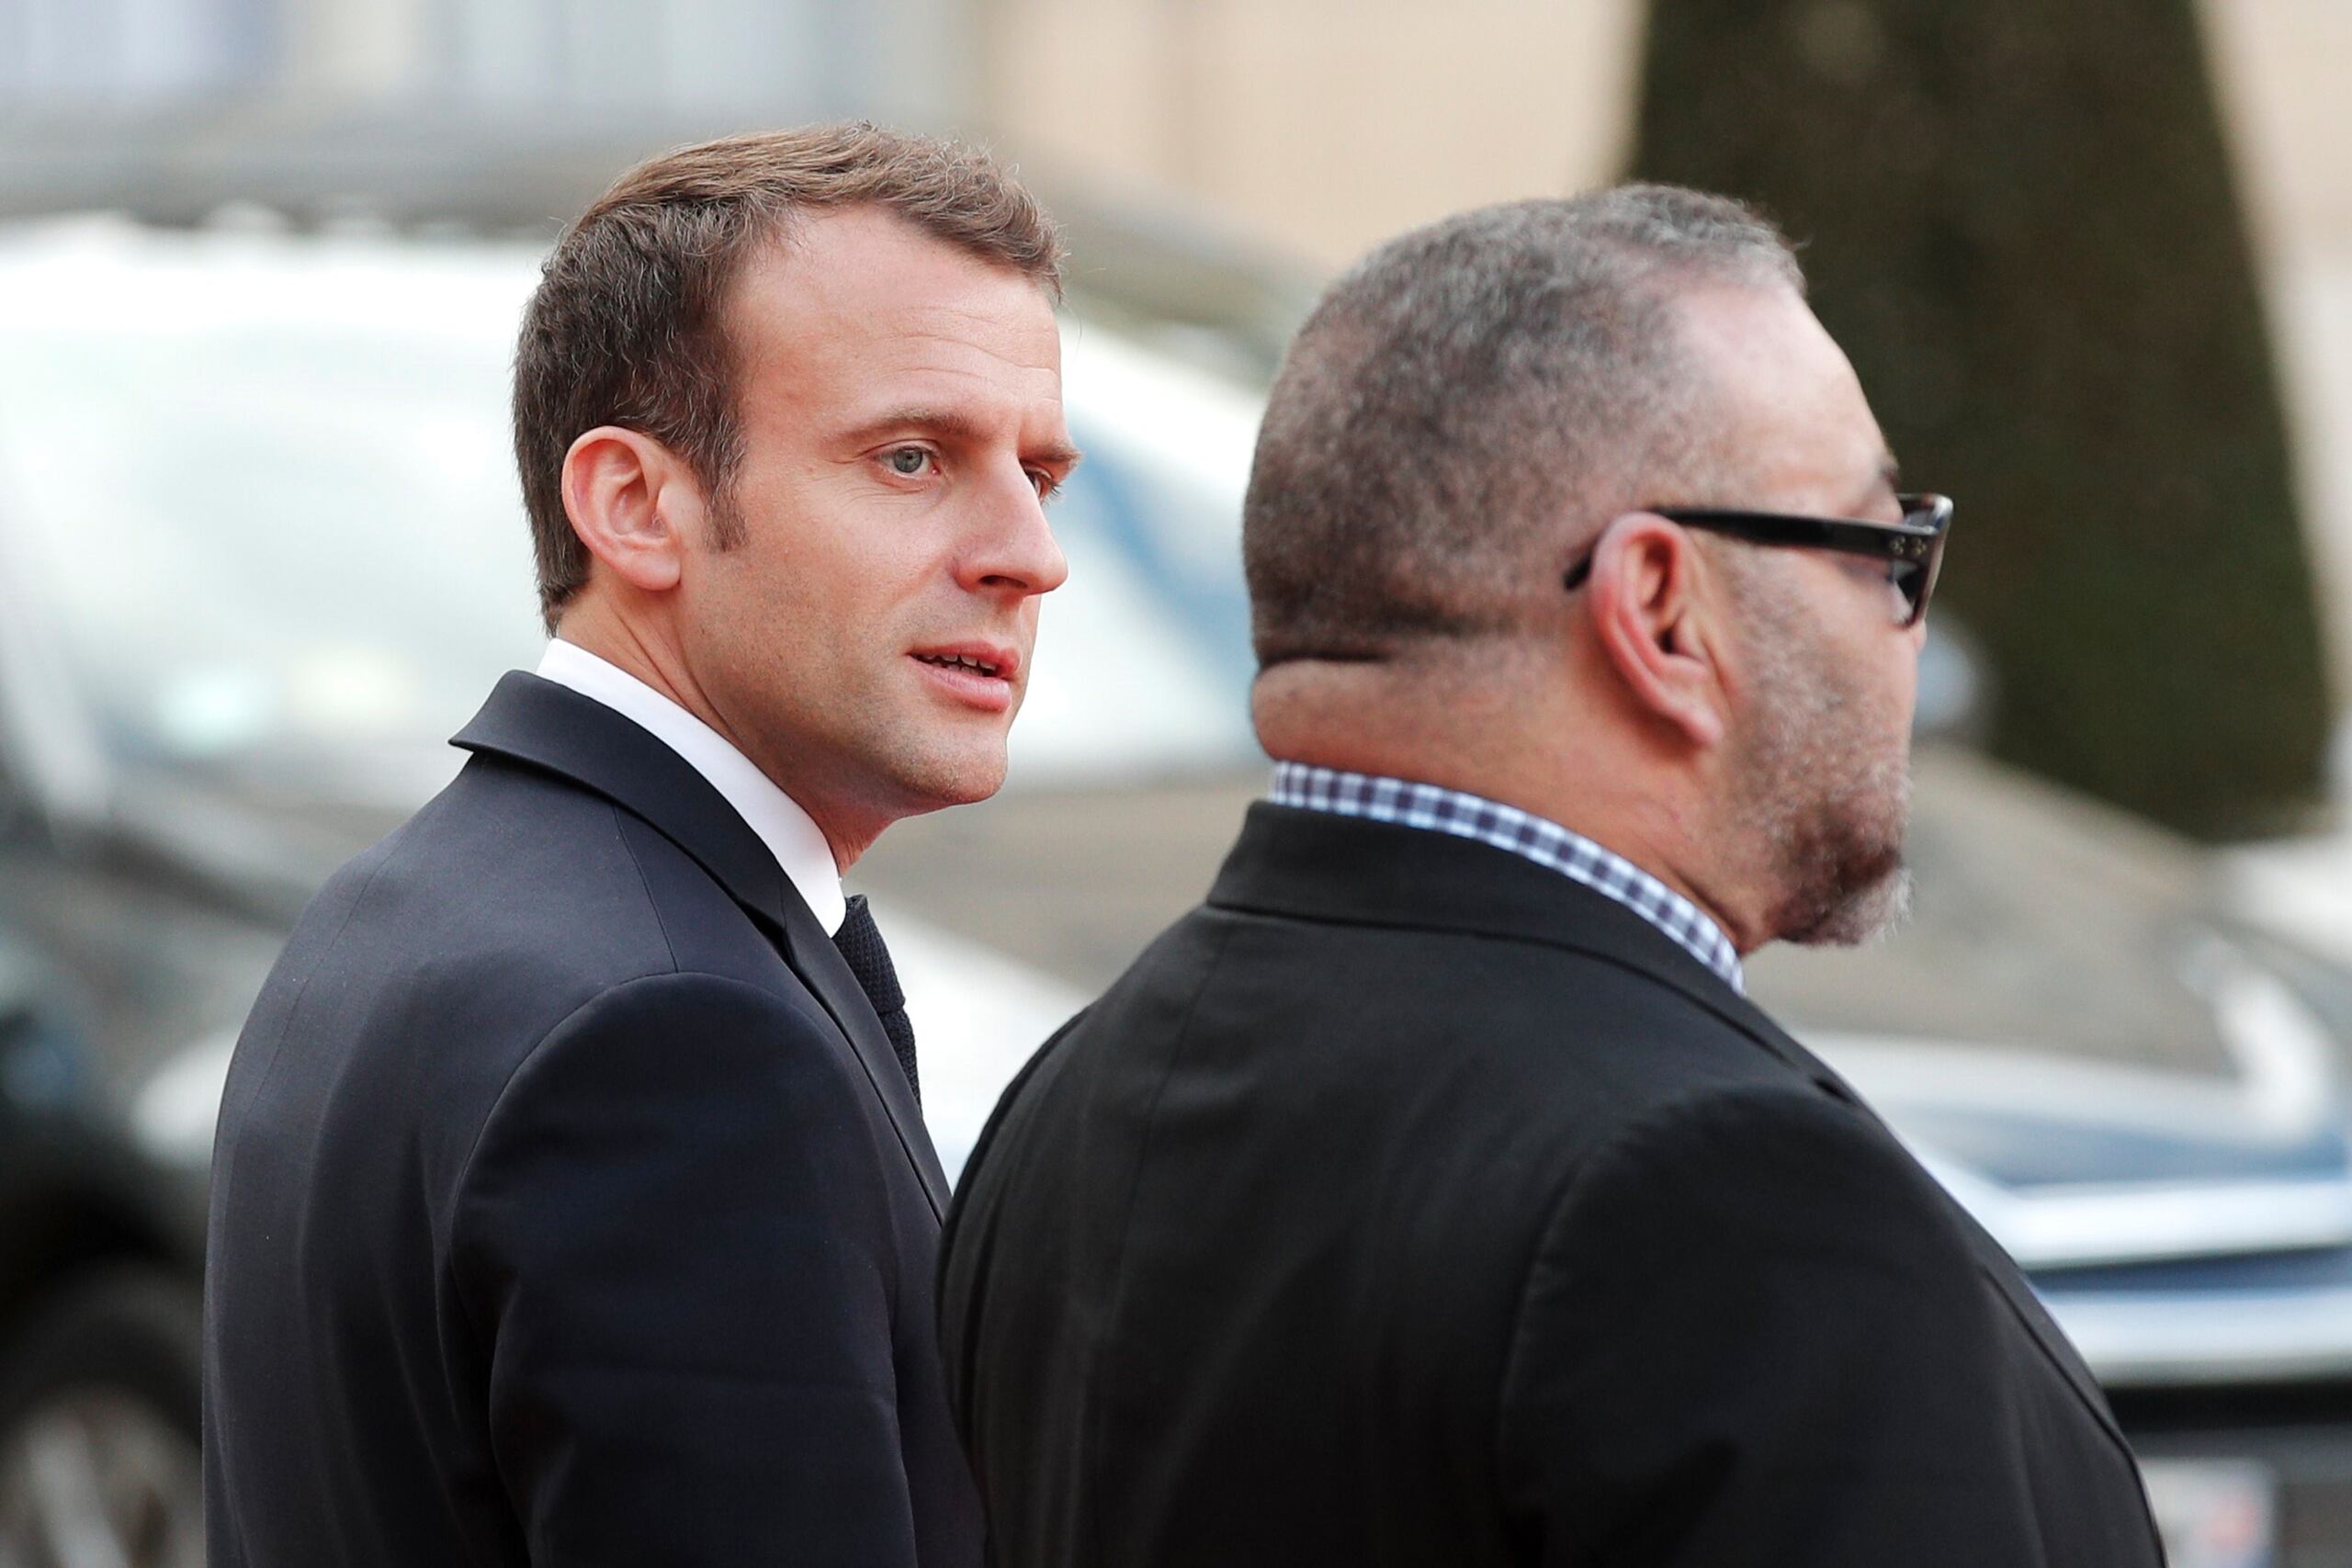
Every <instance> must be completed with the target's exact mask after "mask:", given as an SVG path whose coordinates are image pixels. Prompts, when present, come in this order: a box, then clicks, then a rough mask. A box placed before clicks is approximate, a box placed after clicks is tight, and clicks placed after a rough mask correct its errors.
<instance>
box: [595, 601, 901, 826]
mask: <svg viewBox="0 0 2352 1568" xmlns="http://www.w3.org/2000/svg"><path fill="white" fill-rule="evenodd" d="M556 635H557V636H558V637H561V638H562V639H563V640H564V641H566V642H568V643H571V645H572V646H574V647H575V648H579V649H582V650H584V651H586V652H589V653H593V654H594V655H595V656H596V657H597V658H599V659H601V660H604V661H605V663H607V664H610V665H612V666H613V667H614V668H615V669H616V670H619V671H623V672H624V673H626V674H628V675H630V676H632V677H634V678H635V679H636V680H638V681H639V682H643V683H644V684H645V685H646V686H647V687H648V688H650V690H652V691H654V692H656V693H658V694H661V695H662V696H664V697H666V698H668V699H669V700H670V701H671V702H673V703H675V704H677V705H678V706H680V707H681V708H684V710H685V711H686V712H687V713H689V714H692V715H693V716H695V718H696V719H698V720H700V721H701V722H702V723H703V724H704V725H706V726H707V727H708V728H710V730H711V731H712V732H713V733H714V734H716V735H717V736H718V738H719V739H722V740H724V741H726V742H727V743H728V744H729V746H732V747H734V748H735V750H738V751H740V752H741V753H742V754H743V756H744V757H745V758H746V759H748V760H749V761H750V762H751V763H752V766H753V767H755V768H757V769H759V770H760V772H761V773H763V774H765V775H766V776H767V778H768V781H769V782H770V783H771V784H775V786H776V788H778V789H780V790H782V791H783V792H784V793H785V794H786V795H788V796H790V797H791V800H792V803H793V804H794V805H795V806H797V807H800V809H801V810H803V811H805V812H807V813H808V814H809V820H810V821H812V822H814V823H816V825H817V830H818V831H819V832H820V833H822V834H823V835H824V836H825V844H826V847H827V848H828V849H830V850H831V851H832V854H833V865H834V868H835V869H836V870H838V871H842V872H846V871H848V870H849V868H850V867H851V866H853V865H854V864H856V863H857V861H858V858H859V857H860V856H862V855H863V854H865V852H866V851H867V850H868V849H869V848H871V847H872V846H873V843H874V840H876V839H878V838H880V837H881V836H882V829H884V828H886V827H888V825H889V819H888V818H879V819H875V818H873V817H872V814H871V813H870V812H868V813H859V812H855V811H850V810H843V809H841V808H839V807H837V806H835V805H834V803H833V799H832V794H831V792H829V791H827V790H825V789H824V788H822V787H821V784H820V782H819V781H818V780H816V779H815V778H813V777H803V776H798V775H797V774H794V773H791V772H790V771H789V770H786V768H784V767H783V766H782V760H781V759H778V758H774V757H771V756H769V755H767V754H766V749H765V748H763V747H762V746H760V745H759V744H758V743H757V739H756V737H755V736H754V735H753V734H752V732H751V730H750V728H749V727H747V726H739V725H736V724H733V723H730V722H729V719H728V716H727V714H726V711H725V709H724V707H723V706H722V705H720V704H719V703H718V702H716V701H714V700H713V699H712V697H711V695H710V694H709V693H708V692H707V690H706V689H705V687H704V686H703V684H702V683H701V682H699V681H697V680H695V676H694V671H693V668H692V666H691V665H690V664H689V663H688V662H687V660H686V659H685V657H684V652H683V651H682V650H681V649H679V647H678V645H677V643H676V641H675V639H674V638H671V637H666V636H662V635H659V634H658V633H657V632H656V631H654V630H653V629H651V628H649V627H647V626H643V625H642V624H640V623H639V622H638V621H636V620H634V619H632V618H630V617H628V616H627V615H619V614H616V613H615V612H614V611H613V610H612V609H611V608H609V607H608V606H607V605H605V604H604V603H603V602H602V601H601V600H586V601H583V602H582V603H580V604H575V605H574V606H572V607H571V609H569V610H567V611H566V612H565V613H564V616H563V621H562V624H561V625H560V626H558V627H557V628H556Z"/></svg>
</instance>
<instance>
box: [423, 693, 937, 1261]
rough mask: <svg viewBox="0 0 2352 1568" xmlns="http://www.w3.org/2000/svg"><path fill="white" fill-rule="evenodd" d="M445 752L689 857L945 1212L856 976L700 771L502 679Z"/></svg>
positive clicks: (625, 722) (555, 698)
mask: <svg viewBox="0 0 2352 1568" xmlns="http://www.w3.org/2000/svg"><path fill="white" fill-rule="evenodd" d="M450 744H452V745H454V746H458V747H459V748H462V749H463V750H468V751H472V752H475V753H478V754H481V755H484V756H491V757H497V758H502V759H503V760H505V761H510V762H515V763H520V764H522V765H523V766H526V767H530V768H536V769H537V770H539V771H540V772H543V773H553V774H555V775H556V776H558V777H560V778H562V779H564V780H567V781H568V782H570V783H571V784H577V785H579V786H580V787H582V788H583V789H587V790H590V791H592V792H594V794H597V795H602V796H604V797H605V799H606V800H609V801H611V802H612V803H613V804H614V805H615V806H617V807H620V808H621V809H622V810H624V811H627V812H628V813H629V814H630V815H632V816H634V817H637V818H641V819H642V820H643V821H644V822H645V823H646V824H647V825H648V826H649V827H650V828H652V829H654V830H655V831H656V832H658V833H660V834H662V837H664V838H666V839H668V840H670V841H671V842H672V843H673V844H675V845H677V846H678V848H679V849H680V850H682V851H684V852H685V853H686V854H688V855H690V856H691V857H693V859H694V860H695V863H697V864H699V865H700V866H701V867H702V868H703V869H704V870H705V871H706V872H708V873H709V874H710V876H711V878H712V879H713V880H714V881H716V882H717V883H718V885H719V886H721V887H723V888H725V889H726V890H727V892H728V895H729V897H732V898H733V899H734V900H735V902H736V903H738V904H739V905H741V906H742V908H744V909H745V910H746V911H748V912H749V913H750V914H751V915H752V918H753V919H754V920H756V921H757V922H758V923H759V925H760V926H761V928H762V930H763V931H765V932H766V933H767V936H768V938H769V940H770V941H772V942H775V944H776V945H777V947H778V949H779V950H780V951H781V952H782V953H783V955H784V958H785V962H786V964H789V965H790V966H791V968H792V970H793V972H794V973H795V974H797V975H798V976H800V979H801V981H802V982H803V983H804V984H805V985H807V986H808V987H809V992H810V994H811V995H813V996H814V997H816V998H817V999H818V1001H819V1002H820V1003H822V1004H823V1006H824V1009H825V1010H826V1011H827V1012H828V1013H830V1014H831V1016H832V1019H833V1021H834V1023H835V1024H836V1025H838V1026H839V1027H840V1029H841V1031H842V1034H843V1035H845V1036H846V1037H847V1038H848V1040H849V1043H850V1044H851V1046H852V1047H853V1048H854V1050H855V1052H856V1055H857V1058H858V1061H859V1062H860V1064H861V1065H863V1066H864V1067H865V1076H866V1077H867V1078H868V1079H869V1080H870V1081H871V1082H872V1083H873V1085H874V1090H875V1092H876V1094H877V1095H879V1096H880V1097H881V1100H882V1104H883V1107H884V1109H886V1110H887V1111H888V1112H889V1114H890V1121H891V1123H892V1124H893V1125H894V1126H895V1127H896V1128H897V1130H898V1134H899V1143H900V1144H901V1145H903V1146H904V1147H905V1149H906V1153H907V1158H908V1160H909V1161H910V1163H912V1164H913V1166H914V1168H915V1171H916V1174H917V1175H918V1176H919V1177H921V1178H922V1184H923V1190H924V1192H925V1193H926V1195H927V1196H928V1197H929V1198H930V1200H931V1206H932V1212H933V1213H934V1214H937V1213H942V1212H943V1211H944V1209H945V1207H946V1202H947V1179H946V1176H945V1174H944V1172H943V1171H942V1170H941V1168H940V1164H939V1156H938V1153H937V1152H936V1151H935V1150H934V1149H933V1147H932V1143H931V1134H929V1133H928V1132H927V1131H926V1130H925V1129H924V1127H923V1122H922V1112H921V1111H918V1110H917V1109H916V1107H915V1103H914V1096H913V1093H912V1091H911V1090H910V1089H909V1088H908V1085H907V1076H906V1074H905V1072H904V1071H903V1070H901V1069H900V1067H899V1059H898V1056H897V1055H896V1054H895V1053H893V1052H892V1051H891V1049H890V1042H889V1038H888V1036H887V1035H885V1034H884V1033H883V1032H882V1023H881V1021H880V1020H879V1019H877V1018H876V1017H875V1016H874V1007H873V1004H872V1003H871V1002H869V1001H867V1000H866V997H865V990H864V989H863V988H862V987H860V986H859V985H858V983H857V976H855V975H854V974H852V973H851V972H850V967H849V964H848V963H847V961H846V960H844V959H843V958H842V955H841V952H840V950H839V949H838V948H836V947H834V945H833V942H832V938H831V936H830V935H829V934H828V933H827V932H826V931H825V929H824V927H823V926H821V925H820V924H819V923H818V920H817V917H816V916H815V915H813V914H811V913H810V912H809V906H808V904H807V903H806V902H804V901H803V900H802V898H801V897H800V895H799V894H798V892H797V891H796V890H795V889H794V887H793V886H792V883H791V881H790V880H789V879H788V878H787V877H786V875H785V874H784V871H783V869H782V868H781V867H780V866H778V865H777V863H776V860H775V856H774V855H773V854H771V853H769V852H768V848H767V846H766V845H765V844H764V843H763V842H761V840H760V836H759V835H758V834H757V833H754V832H753V831H752V829H751V828H750V826H749V825H748V824H746V823H745V822H744V820H743V818H741V816H740V815H738V814H737V812H736V810H735V808H734V807H731V806H729V805H728V803H727V800H726V797H725V796H723V795H720V794H719V793H718V790H717V789H716V788H714V787H712V785H711V783H710V781H709V780H707V779H706V778H704V777H703V775H702V774H701V773H697V772H695V768H694V766H693V764H691V763H689V762H688V761H686V760H685V759H684V757H681V756H680V755H679V754H678V753H677V752H675V751H673V750H671V749H670V748H669V747H668V746H666V745H664V744H663V743H662V741H661V740H660V739H658V738H656V737H655V736H654V735H653V734H652V733H651V732H650V731H649V730H647V729H645V728H642V727H641V726H639V724H637V723H636V722H635V721H634V720H632V719H629V718H628V717H625V716H623V715H621V714H620V713H618V712H616V711H615V710H614V709H612V708H610V707H607V706H605V705H604V704H603V703H600V702H598V701H596V700H595V699H594V698H593V697H588V696H583V695H582V694H580V693H578V692H575V691H572V690H571V689H569V688H567V687H564V686H560V685H557V684H556V683H555V682H551V681H543V680H541V679H540V678H539V677H537V676H536V675H526V674H524V673H523V672H522V671H509V672H508V673H507V674H506V675H505V676H503V677H502V678H501V679H500V681H499V682H498V685H497V686H496V688H495V689H493V690H492V693H491V694H490V700H489V701H488V702H487V703H485V704H483V705H482V709H481V712H480V713H478V714H476V715H475V716H474V718H473V722H471V723H470V724H469V725H467V726H466V727H465V728H463V729H461V730H459V731H458V733H457V735H456V736H455V737H453V738H452V739H451V741H450Z"/></svg>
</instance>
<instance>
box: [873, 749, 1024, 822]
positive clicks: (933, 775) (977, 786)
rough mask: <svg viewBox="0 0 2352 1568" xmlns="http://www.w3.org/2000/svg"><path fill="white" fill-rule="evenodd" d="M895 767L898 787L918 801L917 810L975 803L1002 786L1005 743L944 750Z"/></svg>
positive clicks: (934, 809)
mask: <svg viewBox="0 0 2352 1568" xmlns="http://www.w3.org/2000/svg"><path fill="white" fill-rule="evenodd" d="M909 761H910V762H911V764H912V765H910V766H906V767H903V768H900V769H899V770H897V772H898V782H899V787H900V788H901V789H902V790H903V791H905V793H906V794H907V795H910V796H912V797H913V798H914V799H915V800H917V801H919V802H920V803H921V804H920V805H918V806H917V807H916V808H915V809H916V811H919V812H920V811H938V810H942V809H944V807H950V806H975V805H978V803H979V802H981V801H983V800H986V799H988V798H989V796H990V795H994V794H996V792H997V791H998V790H1000V789H1002V788H1003V787H1004V775H1005V755H1004V746H1003V744H1002V743H1001V742H999V743H998V744H997V745H996V746H995V747H993V748H990V749H985V750H984V749H978V748H975V749H972V750H942V751H939V752H935V753H933V754H932V755H929V756H925V757H922V758H919V759H910V760H909Z"/></svg>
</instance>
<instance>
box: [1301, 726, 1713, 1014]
mask: <svg viewBox="0 0 2352 1568" xmlns="http://www.w3.org/2000/svg"><path fill="white" fill-rule="evenodd" d="M1274 804H1275V805H1277V806H1296V807H1304V808H1306V810H1308V811H1329V812H1333V813H1336V814H1337V815H1339V816H1341V817H1363V818H1370V819H1371V820H1373V821H1374V822H1394V823H1397V824H1398V825H1400V826H1403V827H1407V828H1427V829H1431V830H1432V831H1435V832H1440V833H1452V834H1453V835H1454V836H1455V837H1456V838H1462V839H1476V840H1478V841H1479V842H1480V843H1482V844H1492V845H1494V846H1495V848H1497V849H1498V850H1509V851H1510V852H1511V853H1513V854H1516V855H1524V856H1526V857H1527V858H1528V859H1529V860H1532V861H1533V862H1534V863H1536V864H1538V865H1542V866H1549V867H1550V868H1551V869H1552V870H1554V871H1556V872H1558V873H1559V874H1561V875H1563V876H1565V877H1567V878H1568V879H1569V880H1570V881H1573V882H1581V883H1583V884H1584V885H1585V886H1587V887H1589V888H1591V889H1592V890H1593V891H1594V892H1596V893H1599V894H1601V895H1603V896H1605V897H1611V898H1614V899H1615V900H1616V901H1617V902H1618V903H1620V904H1623V905H1624V906H1625V908H1628V909H1631V910H1633V911H1634V913H1635V914H1637V915H1639V916H1641V917H1642V919H1645V920H1647V921H1649V923H1650V924H1652V925H1654V926H1656V927H1657V929H1658V930H1660V931H1664V932H1665V933H1666V934H1667V935H1668V936H1669V937H1672V938H1673V939H1674V940H1675V942H1677V943H1679V945H1680V946H1681V948H1682V950H1683V951H1684V952H1686V953H1690V955H1691V957H1693V958H1695V959H1697V960H1698V961H1699V962H1700V963H1702V964H1705V965H1706V966H1707V967H1708V968H1710V969H1712V970H1713V971H1714V972H1715V973H1716V974H1717V975H1720V976H1723V980H1724V984H1725V985H1727V986H1729V987H1731V988H1732V989H1733V990H1735V991H1738V992H1740V993H1742V994H1743V995H1745V994H1746V992H1747V978H1746V976H1743V975H1742V974H1741V972H1740V967H1739V953H1738V951H1737V950H1736V949H1735V948H1734V947H1733V946H1732V944H1731V939H1730V938H1728V937H1726V936H1724V931H1723V928H1722V927H1721V926H1719V925H1717V924H1715V922H1714V921H1713V920H1712V919H1708V918H1707V916H1706V914H1705V913H1704V912H1703V911H1702V910H1701V909H1700V908H1699V906H1697V905H1696V904H1693V903H1692V902H1691V900H1690V899H1688V898H1685V897H1682V895H1681V894H1679V893H1677V892H1676V891H1675V890H1674V889H1673V888H1671V887H1668V886H1667V885H1666V884H1665V883H1663V882H1660V881H1659V880H1658V879H1657V877H1655V876H1652V875H1651V874H1649V873H1648V872H1646V871H1644V870H1643V869H1642V868H1641V867H1640V866H1637V865H1635V864H1634V863H1633V862H1632V861H1629V860H1627V859H1626V858H1625V857H1624V856H1623V855H1620V854H1615V853H1612V852H1610V851H1608V850H1605V849H1602V848H1601V847H1600V845H1599V844H1596V843H1594V842H1593V841H1592V840H1590V839H1588V838H1586V837H1584V836H1583V835H1582V834H1580V833H1571V832H1570V831H1568V830H1567V829H1566V828H1563V827H1561V826H1560V825H1559V824H1558V823H1557V822H1548V821H1545V820H1544V818H1541V817H1536V816H1532V815H1530V814H1529V813H1527V812H1524V811H1521V810H1520V809H1519V808H1518V807H1515V806H1504V805H1501V804H1499V803H1498V802H1496V801H1492V800H1487V799H1485V798H1483V797H1482V796H1479V795H1464V794H1463V793H1462V792H1461V791H1460V790H1453V789H1441V788H1439V787H1438V786H1437V785H1435V784H1413V783H1411V782H1409V781H1408V780H1405V779H1383V778H1374V777H1372V776H1371V775H1369V774H1366V773H1341V772H1340V771H1339V770H1338V769H1336V768H1317V767H1310V766H1309V765H1307V764H1306V763H1305V762H1276V763H1275V764H1274Z"/></svg>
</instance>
